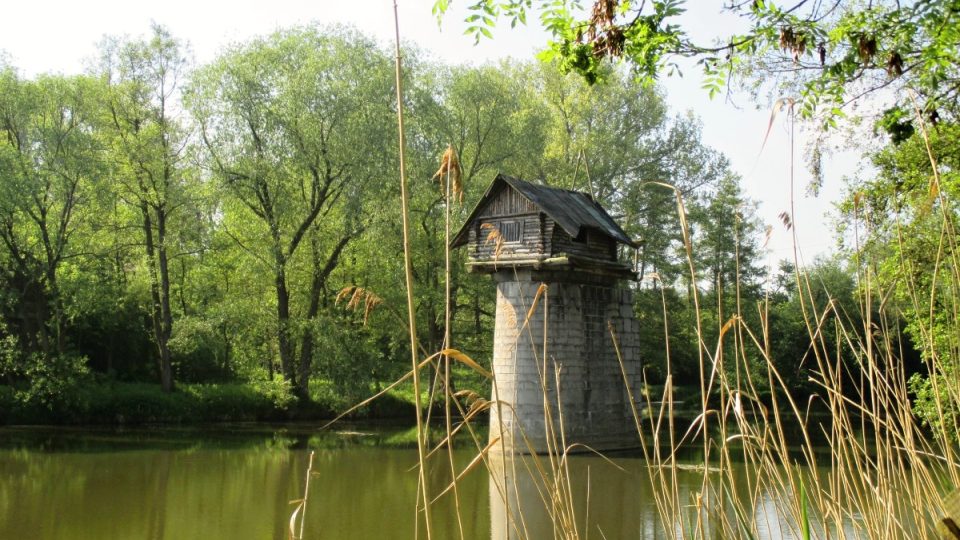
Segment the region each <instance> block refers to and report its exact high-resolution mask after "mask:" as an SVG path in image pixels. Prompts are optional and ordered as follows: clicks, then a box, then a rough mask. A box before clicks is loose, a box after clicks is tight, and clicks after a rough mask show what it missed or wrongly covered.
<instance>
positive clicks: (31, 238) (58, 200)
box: [0, 68, 103, 359]
mask: <svg viewBox="0 0 960 540" xmlns="http://www.w3.org/2000/svg"><path fill="white" fill-rule="evenodd" d="M97 91H98V87H97V84H96V82H95V81H93V80H91V79H89V78H86V77H61V76H41V77H38V78H37V79H35V80H32V81H29V80H23V79H21V78H20V77H19V76H18V75H17V74H16V73H15V72H14V71H13V70H11V69H9V68H7V69H3V68H0V247H2V249H3V250H4V257H3V258H4V259H5V260H6V263H5V265H6V266H7V267H8V271H7V272H6V275H4V276H2V279H4V280H5V281H6V283H5V288H8V290H10V291H15V293H14V296H15V298H13V299H12V303H13V311H14V313H15V317H14V319H16V320H17V321H18V323H17V326H18V328H15V329H14V330H15V331H16V333H17V334H18V335H19V337H20V344H21V346H22V347H24V348H25V349H26V350H27V351H29V352H37V353H41V356H42V357H43V358H46V359H50V358H52V357H54V356H56V355H60V354H63V353H64V352H66V350H67V343H66V331H65V325H66V322H67V320H66V314H65V299H64V294H63V291H62V288H61V277H62V275H61V274H62V270H63V267H64V264H65V262H66V261H68V260H69V259H70V258H72V257H76V256H77V255H78V253H77V251H78V247H77V246H75V245H74V243H72V242H71V240H72V239H73V238H74V236H75V235H76V233H77V231H78V230H79V229H80V228H81V227H82V225H83V222H84V220H86V219H89V218H90V217H91V216H89V215H85V214H84V213H83V209H82V208H83V201H85V200H87V199H88V197H89V196H90V195H91V194H92V193H93V190H94V185H95V183H96V182H97V180H98V178H100V176H101V174H102V172H103V167H102V160H101V155H102V154H101V152H100V146H99V143H98V141H97V139H96V137H95V135H94V125H95V119H94V116H95V113H94V111H95V107H94V97H95V95H96V92H97Z"/></svg>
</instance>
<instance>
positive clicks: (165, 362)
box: [140, 201, 173, 392]
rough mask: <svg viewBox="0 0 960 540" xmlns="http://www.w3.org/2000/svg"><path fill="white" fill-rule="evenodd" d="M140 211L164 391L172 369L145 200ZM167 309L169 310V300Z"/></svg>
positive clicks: (170, 387)
mask: <svg viewBox="0 0 960 540" xmlns="http://www.w3.org/2000/svg"><path fill="white" fill-rule="evenodd" d="M140 212H141V213H142V215H143V237H144V245H145V246H146V252H147V265H148V267H149V270H148V272H149V274H150V300H151V303H152V309H151V314H150V315H151V317H150V318H151V320H152V322H153V336H154V339H155V340H156V343H157V351H158V353H159V367H160V386H161V387H162V388H163V391H164V392H170V391H172V390H173V370H172V367H171V365H170V349H169V347H167V339H166V337H165V336H166V334H165V333H164V309H163V301H162V299H161V289H162V287H161V284H160V279H159V278H158V277H157V266H158V265H157V249H156V246H155V245H154V239H153V220H152V219H151V217H150V207H149V206H148V205H147V202H146V201H141V202H140ZM167 309H168V310H169V302H168V307H167Z"/></svg>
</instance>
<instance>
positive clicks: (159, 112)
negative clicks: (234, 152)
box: [98, 26, 189, 392]
mask: <svg viewBox="0 0 960 540" xmlns="http://www.w3.org/2000/svg"><path fill="white" fill-rule="evenodd" d="M186 68H187V60H186V56H185V50H184V46H183V45H182V44H181V43H180V42H178V41H177V40H176V39H174V38H173V37H172V36H171V35H170V33H169V32H168V31H167V30H166V29H164V28H162V27H159V26H154V27H153V34H152V36H151V37H150V39H148V40H126V39H117V38H108V39H107V40H106V41H105V42H104V44H103V46H102V57H101V62H100V66H99V69H98V75H99V76H100V77H101V78H102V79H103V80H104V81H106V83H107V84H108V91H107V92H105V93H104V102H105V103H104V110H103V114H104V116H105V118H104V120H103V124H104V127H105V128H106V129H105V130H104V132H105V135H106V136H107V138H108V140H109V141H110V143H111V146H112V149H113V154H114V155H115V156H116V159H115V162H116V167H115V174H114V177H115V179H116V182H115V188H116V189H117V190H118V193H117V195H118V198H119V200H121V201H125V202H126V203H127V204H129V205H130V206H131V207H132V208H133V211H134V212H135V213H136V214H137V215H138V216H139V224H138V228H139V229H140V231H141V236H142V245H143V249H144V253H143V254H144V256H145V257H146V269H147V274H148V276H149V282H150V304H151V309H150V315H151V319H152V323H153V324H152V333H153V340H154V342H155V343H156V346H157V352H158V355H159V368H160V383H161V385H162V387H163V389H164V391H167V392H169V391H171V390H173V384H174V381H173V367H172V362H171V358H170V347H169V342H170V337H171V333H172V330H173V312H172V310H171V306H170V260H171V258H172V257H174V256H175V253H174V252H172V251H173V250H175V248H176V245H175V244H176V233H177V232H178V231H176V230H174V226H175V219H176V218H177V217H178V216H177V214H178V213H180V212H182V210H183V208H184V206H185V205H187V204H189V195H188V193H187V185H186V182H187V180H186V173H187V166H186V163H185V161H186V146H187V137H188V132H187V130H186V128H185V127H184V122H183V121H182V120H181V118H180V116H179V115H178V110H179V106H178V105H179V104H178V102H179V98H180V95H179V94H180V84H181V82H182V81H183V78H184V76H185V70H186ZM185 228H186V227H185V226H184V224H183V223H182V222H181V223H180V229H185Z"/></svg>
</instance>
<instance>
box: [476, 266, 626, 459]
mask: <svg viewBox="0 0 960 540" xmlns="http://www.w3.org/2000/svg"><path fill="white" fill-rule="evenodd" d="M495 277H496V279H497V311H496V327H495V330H494V352H493V373H494V388H493V396H492V398H493V401H494V402H495V405H494V408H493V409H492V410H491V415H490V436H491V437H501V438H502V441H503V443H504V444H503V446H502V448H504V449H513V450H515V451H520V452H547V451H548V450H552V451H555V452H562V451H563V449H564V447H569V446H571V445H574V444H582V445H588V446H590V447H591V448H594V449H597V450H611V449H618V448H632V447H636V446H638V445H639V437H638V434H637V431H636V424H635V422H634V418H633V412H632V410H631V405H630V398H629V396H630V394H631V393H632V395H633V397H634V399H639V397H640V395H641V394H640V390H641V387H642V378H641V377H642V374H641V372H640V362H639V355H640V351H639V343H638V342H639V339H638V332H639V327H638V323H637V321H636V318H635V317H634V314H633V302H632V294H631V291H630V290H629V288H627V287H625V286H618V283H617V282H616V281H614V280H611V279H609V278H607V279H604V278H595V277H593V276H590V275H589V274H579V273H574V272H553V273H551V272H534V271H529V270H518V271H516V272H503V273H497V274H495ZM541 284H545V291H544V293H543V294H542V295H541V297H540V298H539V301H538V302H537V305H536V307H535V309H534V310H533V311H532V312H530V308H531V306H532V305H533V302H534V298H535V297H536V296H537V290H538V288H540V286H541ZM528 313H530V316H529V319H528V317H527V315H528ZM545 319H546V325H545V324H544V320H545ZM610 327H612V328H613V334H615V335H616V338H617V343H618V345H619V349H620V357H621V358H622V360H623V366H622V367H621V362H620V360H619V359H618V357H617V353H616V349H615V348H614V341H613V335H611V332H610ZM545 338H546V339H545ZM628 387H629V389H630V392H629V393H628V391H627V389H628ZM638 406H639V404H638ZM578 450H579V451H584V450H585V449H584V448H574V451H578Z"/></svg>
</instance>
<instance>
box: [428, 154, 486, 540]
mask: <svg viewBox="0 0 960 540" xmlns="http://www.w3.org/2000/svg"><path fill="white" fill-rule="evenodd" d="M462 176H463V171H462V170H461V168H460V160H459V159H458V158H457V152H456V150H454V149H453V145H452V144H451V145H448V146H447V150H446V151H445V152H444V153H443V156H442V157H441V158H440V169H438V170H437V173H436V174H435V175H434V177H435V178H439V177H445V179H446V182H444V187H445V189H444V205H443V218H444V219H443V228H444V230H443V233H444V237H443V238H444V241H443V255H444V299H443V300H444V301H443V348H444V349H452V348H453V343H452V341H451V328H450V327H451V324H452V320H451V292H450V287H451V281H452V280H451V276H452V271H451V268H450V203H451V201H452V200H453V196H454V194H459V199H460V202H463V183H462ZM451 180H452V181H451ZM452 393H453V390H452V386H451V379H450V356H449V355H447V354H444V355H443V410H444V416H445V426H446V430H447V458H448V461H449V463H450V474H451V475H453V500H454V506H455V508H456V514H457V528H458V529H459V531H460V538H461V539H462V538H464V536H463V520H462V519H460V493H459V491H458V490H457V478H458V477H457V471H456V466H455V465H454V462H453V426H452V422H453V418H452V416H453V415H452V414H451V408H450V400H451V398H452ZM487 448H489V445H488V447H487ZM483 453H484V451H481V454H483Z"/></svg>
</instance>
